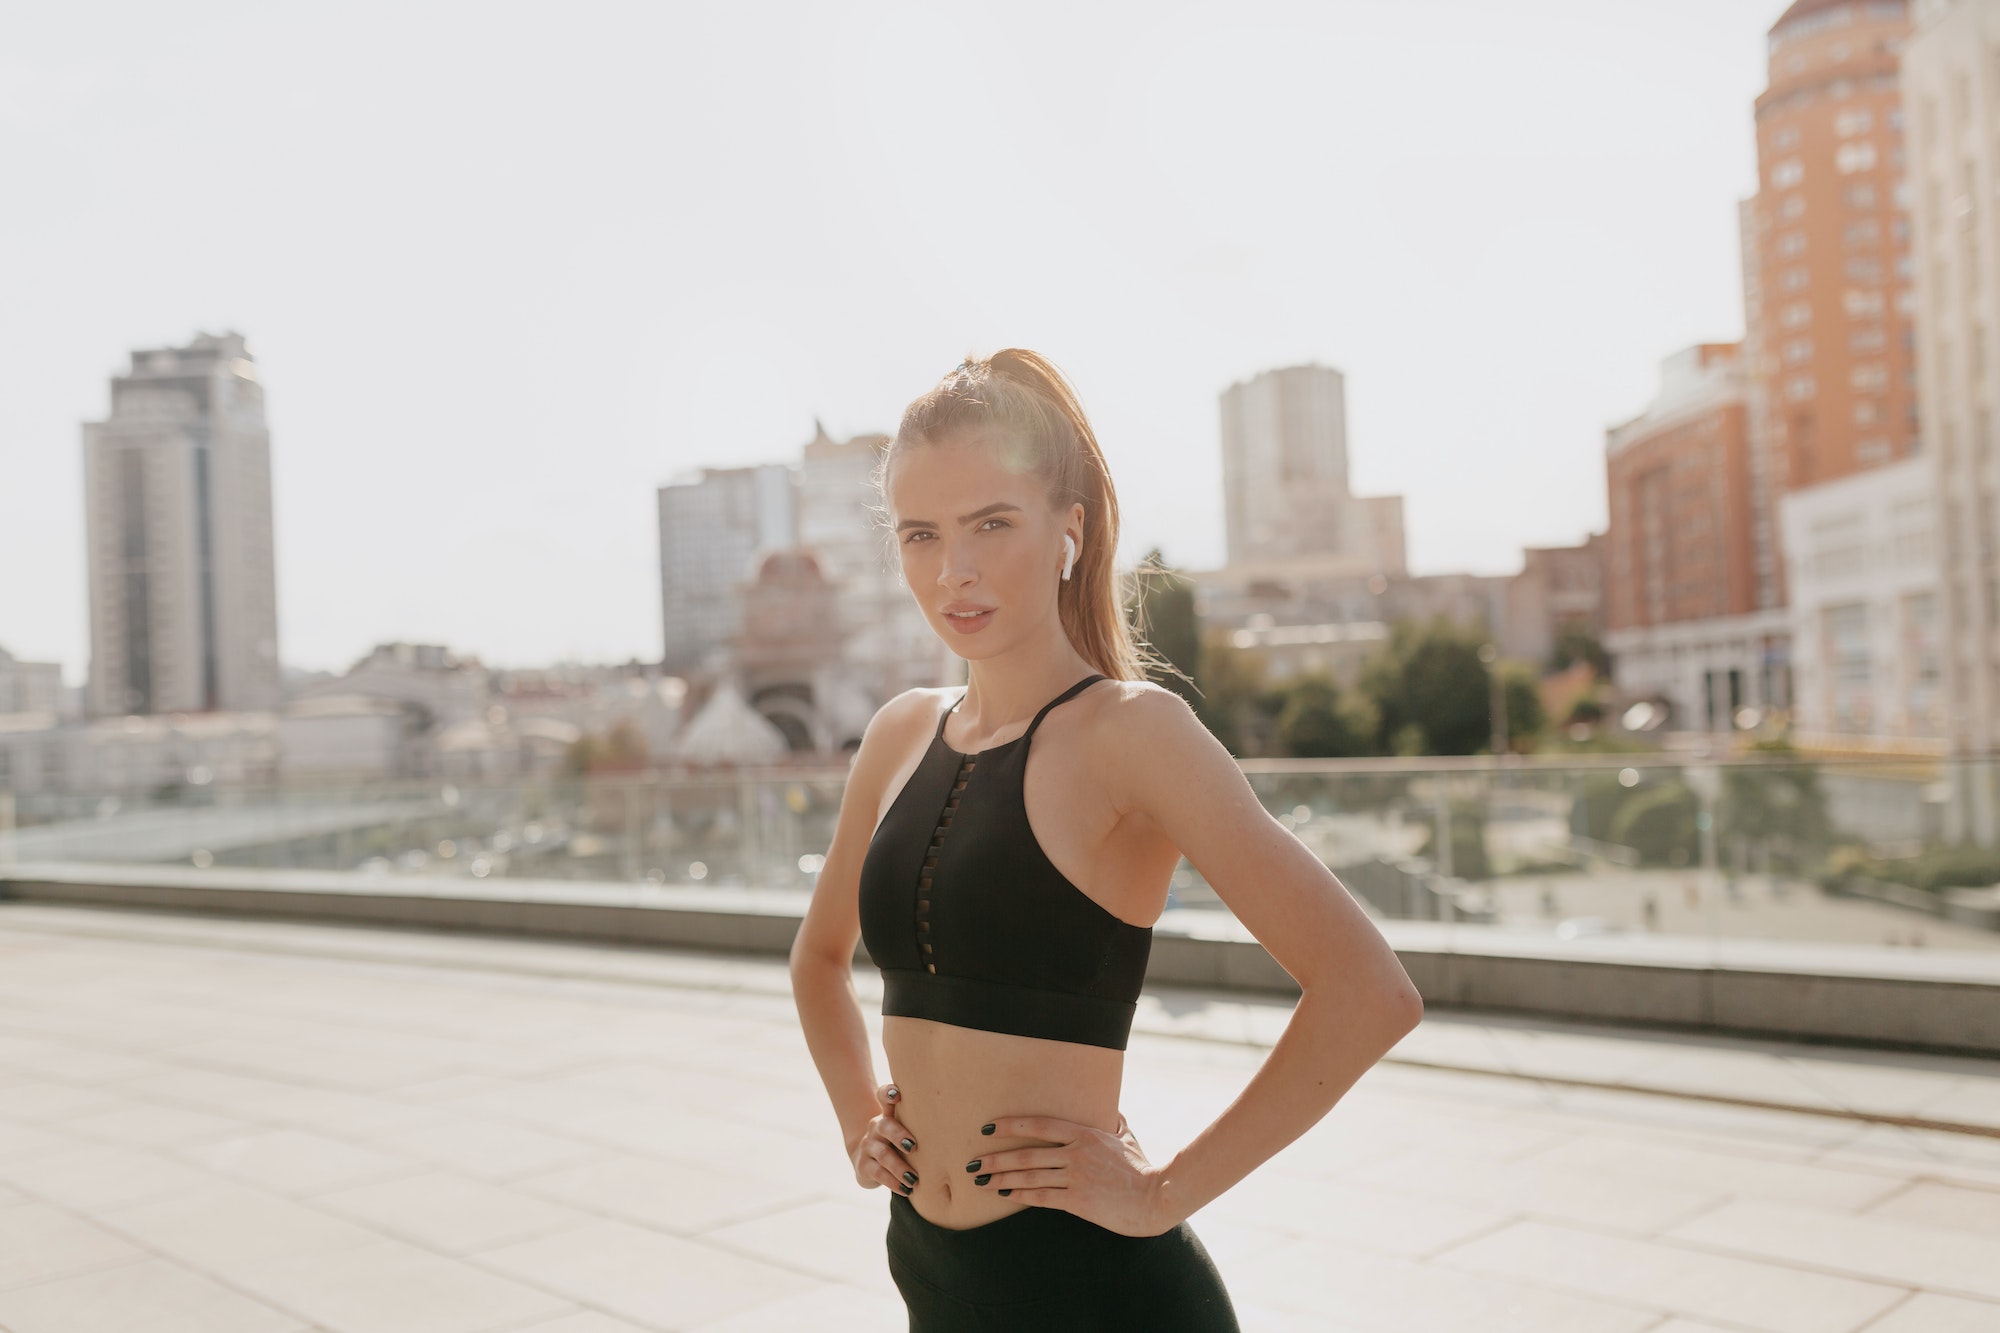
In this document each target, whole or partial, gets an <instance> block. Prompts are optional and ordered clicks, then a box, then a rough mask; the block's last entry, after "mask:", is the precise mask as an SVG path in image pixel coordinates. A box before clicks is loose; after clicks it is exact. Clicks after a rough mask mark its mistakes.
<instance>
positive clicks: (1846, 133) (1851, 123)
mask: <svg viewBox="0 0 2000 1333" xmlns="http://www.w3.org/2000/svg"><path fill="white" fill-rule="evenodd" d="M1874 128H1875V117H1874V116H1872V115H1870V114H1869V113H1868V112H1867V111H1866V110H1865V109H1864V108H1861V107H1855V108H1854V109H1853V110H1851V111H1843V112H1841V113H1840V114H1839V115H1837V116H1835V117H1834V118H1833V132H1834V133H1835V134H1838V135H1839V136H1840V137H1841V138H1843V139H1852V138H1853V137H1854V136H1855V135H1857V134H1866V133H1868V131H1870V130H1872V129H1874Z"/></svg>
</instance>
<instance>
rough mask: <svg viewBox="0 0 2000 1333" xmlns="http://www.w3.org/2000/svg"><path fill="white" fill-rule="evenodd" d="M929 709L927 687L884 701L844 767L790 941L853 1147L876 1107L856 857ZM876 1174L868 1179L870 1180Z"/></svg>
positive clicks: (796, 986) (829, 1084) (810, 1026)
mask: <svg viewBox="0 0 2000 1333" xmlns="http://www.w3.org/2000/svg"><path fill="white" fill-rule="evenodd" d="M930 711H932V705H931V702H930V700H929V696H928V694H927V692H925V691H922V690H909V691H906V692H904V693H902V694H899V695H897V696H896V697H895V698H894V699H891V700H890V701H889V702H888V703H886V704H883V705H882V707H881V708H880V709H879V710H878V711H877V712H876V714H875V716H874V718H873V719H872V720H871V721H870V722H869V724H868V730H867V731H866V732H865V733H863V735H862V738H861V748H860V749H858V750H856V751H855V754H854V762H853V764H852V766H851V767H850V768H849V769H848V774H847V783H846V786H845V787H844V788H843V790H842V792H841V797H840V814H839V817H838V818H837V820H836V821H835V823H834V830H833V841H832V843H831V844H830V845H829V846H828V848H827V851H826V864H825V865H823V866H821V867H820V872H819V878H818V880H817V881H816V882H815V883H814V885H813V895H812V902H811V903H810V904H809V905H808V906H807V908H806V915H805V920H804V921H803V922H801V923H800V925H799V933H798V935H797V937H796V938H794V939H793V941H792V952H791V973H792V1002H793V1003H794V1004H795V1005H797V1006H798V1011H799V1026H800V1027H801V1028H802V1029H804V1031H805V1038H806V1046H807V1048H808V1049H810V1050H811V1052H812V1058H813V1064H814V1065H816V1066H817V1067H818V1068H819V1076H820V1080H821V1082H823V1083H825V1084H826V1091H827V1096H828V1097H830V1098H831V1099H832V1100H833V1112H834V1115H835V1116H836V1117H837V1118H838V1119H839V1121H840V1134H841V1140H842V1142H844V1143H846V1144H847V1147H848V1152H849V1153H850V1155H851V1154H852V1153H853V1152H854V1150H855V1145H856V1144H857V1142H858V1141H859V1140H860V1138H861V1136H862V1134H863V1133H864V1132H866V1130H867V1127H868V1123H869V1121H870V1120H872V1119H873V1118H874V1117H876V1116H877V1115H880V1114H881V1113H882V1109H883V1108H882V1103H881V1101H880V1100H879V1099H878V1097H877V1092H878V1089H879V1085H878V1084H877V1082H876V1080H875V1055H874V1051H873V1050H872V1049H871V1048H870V1046H869V1042H868V1027H867V1024H866V1022H865V1021H864V1020H863V1018H862V1014H861V1001H860V997H859V996H857V995H856V994H855V990H854V945H855V941H857V940H858V939H860V937H861V910H860V898H861V860H862V858H863V857H864V856H865V855H867V852H868V843H869V841H870V839H871V838H873V836H874V833H875V816H876V812H877V811H878V810H879V808H880V807H881V804H882V795H883V793H884V792H885V791H886V790H887V789H888V784H889V782H890V781H891V779H893V777H894V776H895V774H894V772H893V771H892V770H893V769H894V767H895V766H896V765H897V764H898V763H899V762H900V761H901V760H902V759H903V758H904V757H906V755H907V752H908V751H909V749H910V747H911V745H912V744H913V741H912V739H911V735H910V733H911V731H912V725H913V724H915V725H921V721H922V714H924V713H926V712H930ZM869 1183H873V1182H869Z"/></svg>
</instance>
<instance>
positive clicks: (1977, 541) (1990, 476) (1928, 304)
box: [1902, 0, 2000, 844]
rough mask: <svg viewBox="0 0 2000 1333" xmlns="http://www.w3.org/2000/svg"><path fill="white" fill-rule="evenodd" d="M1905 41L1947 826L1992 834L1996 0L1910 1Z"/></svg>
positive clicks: (1996, 742)
mask: <svg viewBox="0 0 2000 1333" xmlns="http://www.w3.org/2000/svg"><path fill="white" fill-rule="evenodd" d="M1912 17H1913V19H1914V23H1915V29H1916V31H1915V33H1914V35H1913V36H1912V37H1911V39H1910V41H1909V44H1908V45H1907V46H1906V47H1905V48H1904V52H1903V70H1902V75H1903V102H1904V106H1905V107H1906V108H1907V110H1908V112H1909V115H1908V117H1907V140H1906V153H1907V164H1908V176H1909V179H1908V189H1909V195H1910V223H1911V232H1912V237H1911V258H1912V260H1913V263H1914V265H1915V268H1916V337H1917V358H1916V359H1917V399H1918V415H1919V417H1920V418H1921V419H1922V420H1923V422H1924V429H1925V433H1926V437H1927V438H1926V447H1927V448H1928V449H1929V450H1930V451H1931V452H1932V453H1933V455H1934V456H1935V459H1936V467H1937V481H1938V489H1937V497H1938V516H1939V520H1938V526H1939V531H1940V534H1941V537H1942V547H1943V550H1942V556H1943V569H1944V581H1943V597H1942V608H1943V613H1944V614H1943V621H1944V640H1945V649H1944V675H1945V701H1946V702H1945V715H1946V725H1947V730H1948V734H1949V739H1950V741H1951V745H1952V749H1953V751H1954V753H1955V754H1957V755H1959V756H1961V757H1962V759H1963V760H1964V761H1965V762H1963V763H1961V764H1959V765H1955V766H1954V769H1953V772H1954V775H1955V777H1956V778H1957V779H1958V780H1957V781H1956V782H1955V784H1954V797H1953V801H1952V804H1951V806H1950V808H1949V812H1948V813H1949V815H1950V817H1951V820H1952V824H1953V827H1952V828H1951V829H1949V830H1948V832H1955V833H1957V834H1959V835H1961V836H1966V837H1971V838H1974V839H1976V840H1977V841H1979V842H1982V843H1987V844H1991V843H1993V842H1996V841H2000V771H1996V769H2000V764H1996V752H2000V512H1996V501H1997V500H2000V439H1996V436H1995V425H1994V417H1995V411H1996V408H2000V346H1996V339H2000V193H1996V188H2000V140H1996V135H2000V0H1918V3H1917V4H1916V5H1915V6H1914V8H1913V14H1912Z"/></svg>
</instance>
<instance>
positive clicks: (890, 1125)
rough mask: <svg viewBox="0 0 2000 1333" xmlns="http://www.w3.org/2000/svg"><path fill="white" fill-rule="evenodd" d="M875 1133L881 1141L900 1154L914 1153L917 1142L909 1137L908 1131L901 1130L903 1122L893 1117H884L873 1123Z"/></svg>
mask: <svg viewBox="0 0 2000 1333" xmlns="http://www.w3.org/2000/svg"><path fill="white" fill-rule="evenodd" d="M875 1126H876V1132H878V1133H879V1134H881V1136H882V1141H883V1142H884V1143H887V1144H890V1145H892V1146H893V1147H895V1148H896V1149H897V1150H899V1151H901V1152H915V1151H916V1149H917V1141H916V1140H915V1139H913V1138H911V1137H910V1131H909V1130H907V1129H904V1128H903V1122H902V1121H900V1120H898V1119H896V1118H895V1117H894V1116H889V1115H885V1116H883V1117H881V1118H880V1119H879V1120H877V1121H876V1122H875Z"/></svg>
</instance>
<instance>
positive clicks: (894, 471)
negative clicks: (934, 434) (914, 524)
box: [886, 440, 1042, 505]
mask: <svg viewBox="0 0 2000 1333" xmlns="http://www.w3.org/2000/svg"><path fill="white" fill-rule="evenodd" d="M1010 452H1012V451H1010V450H1007V449H1004V448H996V447H994V444H993V443H992V442H989V441H983V440H982V441H969V440H953V441H947V442H945V443H942V444H930V443H928V442H919V443H916V444H909V445H903V446H902V447H900V448H898V449H897V450H896V452H895V453H894V454H893V455H892V456H891V458H890V460H889V471H888V477H887V488H886V489H887V490H888V499H889V501H890V503H891V504H892V505H893V504H895V503H897V502H898V501H900V502H902V503H905V504H911V503H916V504H925V503H930V502H932V501H935V500H952V499H957V498H961V497H964V496H968V495H974V494H978V495H984V496H988V497H989V498H990V499H995V500H998V499H1008V500H1013V501H1014V502H1015V503H1017V504H1022V505H1025V504H1026V503H1027V502H1028V499H1029V498H1032V497H1034V496H1037V495H1039V494H1040V492H1041V489H1042V488H1041V486H1040V484H1039V483H1038V482H1037V480H1036V478H1035V476H1034V475H1033V474H1032V473H1031V472H1030V471H1028V470H1027V469H1026V468H1025V467H1019V466H1009V463H1010V462H1011V461H1012V460H1010V459H1009V458H1007V454H1008V453H1010Z"/></svg>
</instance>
